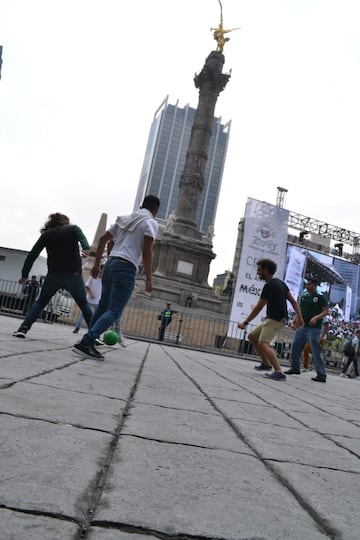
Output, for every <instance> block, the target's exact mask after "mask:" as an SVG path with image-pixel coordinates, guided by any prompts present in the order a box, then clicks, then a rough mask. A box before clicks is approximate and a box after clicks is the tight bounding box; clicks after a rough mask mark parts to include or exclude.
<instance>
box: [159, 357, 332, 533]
mask: <svg viewBox="0 0 360 540" xmlns="http://www.w3.org/2000/svg"><path fill="white" fill-rule="evenodd" d="M166 354H167V356H168V357H169V358H170V360H172V362H173V363H174V364H175V365H176V366H177V367H178V369H179V370H180V371H181V373H183V374H184V375H185V376H186V377H187V378H188V380H190V381H191V382H192V383H193V384H194V386H195V387H196V388H197V389H198V390H199V391H200V392H201V393H202V394H203V396H204V397H205V398H206V399H207V400H208V402H209V403H210V404H211V406H212V407H213V408H214V409H215V410H216V411H217V412H218V413H219V414H220V415H221V416H222V418H223V419H224V421H225V422H226V423H227V424H228V425H229V426H230V428H231V429H232V430H233V432H234V433H235V435H236V436H237V437H238V438H239V439H240V440H241V441H242V442H243V443H244V444H246V445H247V446H248V447H249V448H250V450H252V452H253V453H254V454H255V456H256V457H257V458H258V459H259V461H261V463H263V465H264V466H265V467H266V468H267V469H268V471H269V472H270V473H271V474H272V476H273V477H274V478H276V480H277V481H278V482H279V483H280V484H281V485H282V486H283V487H285V488H286V489H287V490H288V491H289V493H291V494H292V495H293V497H294V498H295V500H296V501H297V502H298V503H299V505H300V506H301V507H302V508H303V509H304V510H305V511H306V512H307V513H308V514H309V516H310V517H311V518H312V519H313V521H314V523H315V524H316V526H317V527H318V529H319V530H320V531H321V532H323V533H325V534H326V535H328V536H329V537H330V538H331V539H332V540H340V539H341V538H342V533H341V531H340V530H338V529H337V528H336V527H334V525H333V524H332V523H331V522H330V521H329V520H328V519H326V518H324V517H323V516H322V515H321V514H319V512H317V511H316V510H315V509H314V508H313V506H312V505H311V504H310V503H309V502H308V501H307V500H306V499H305V498H304V497H303V496H302V495H301V494H300V493H299V492H298V491H297V490H296V488H295V487H294V486H293V485H292V484H291V482H290V481H289V480H288V478H287V477H286V476H285V475H284V474H282V473H281V472H280V471H279V470H277V469H276V467H275V466H274V465H273V463H272V462H271V461H268V460H267V459H266V458H264V456H263V455H262V454H261V452H260V451H259V450H258V448H257V447H256V445H254V444H253V443H252V442H251V441H250V440H249V439H248V437H247V436H246V435H245V434H244V433H242V431H241V429H240V428H239V427H238V426H237V425H236V424H235V423H234V422H233V421H232V419H231V418H229V417H228V416H227V415H226V414H225V413H224V412H223V411H222V410H221V408H220V407H219V406H218V405H217V404H216V403H215V401H214V400H213V399H212V398H211V397H210V396H209V395H208V394H207V393H206V392H205V390H203V388H202V387H201V385H200V384H199V383H198V382H197V381H196V380H195V379H194V378H193V377H192V376H191V375H189V373H187V371H186V370H185V369H184V368H183V367H182V366H181V365H180V364H179V362H177V360H175V358H173V357H172V356H171V354H170V353H169V352H168V351H166ZM193 361H194V362H195V363H196V360H193ZM203 367H206V366H203ZM208 369H210V368H208ZM212 371H214V373H217V372H216V371H215V370H212ZM219 376H221V374H219ZM221 377H223V376H221ZM223 378H225V379H226V377H223Z"/></svg>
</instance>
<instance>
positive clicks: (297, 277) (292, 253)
mask: <svg viewBox="0 0 360 540" xmlns="http://www.w3.org/2000/svg"><path fill="white" fill-rule="evenodd" d="M288 255H289V261H288V264H287V267H286V274H285V278H284V281H285V283H286V285H287V286H288V287H289V289H290V292H291V294H292V295H293V297H294V298H295V300H297V299H298V298H299V295H300V292H301V291H302V287H303V274H304V268H305V265H306V253H305V252H304V250H303V249H301V248H298V247H296V246H289V248H288ZM288 309H289V311H292V312H293V311H294V309H293V307H292V306H291V304H290V303H289V302H288Z"/></svg>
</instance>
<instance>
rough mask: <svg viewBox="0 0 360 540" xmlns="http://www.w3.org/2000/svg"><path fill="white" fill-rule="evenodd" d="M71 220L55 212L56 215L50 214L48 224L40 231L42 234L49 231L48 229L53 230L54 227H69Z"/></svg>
mask: <svg viewBox="0 0 360 540" xmlns="http://www.w3.org/2000/svg"><path fill="white" fill-rule="evenodd" d="M69 223H70V219H69V218H68V217H67V216H65V214H60V212H55V214H50V215H49V218H48V220H47V222H46V223H45V225H44V226H43V228H42V229H40V232H44V231H47V230H48V229H52V228H53V227H58V226H59V225H69Z"/></svg>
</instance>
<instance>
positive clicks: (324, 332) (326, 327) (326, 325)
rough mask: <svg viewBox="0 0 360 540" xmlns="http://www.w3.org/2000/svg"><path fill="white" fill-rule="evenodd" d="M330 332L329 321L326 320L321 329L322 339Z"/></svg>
mask: <svg viewBox="0 0 360 540" xmlns="http://www.w3.org/2000/svg"><path fill="white" fill-rule="evenodd" d="M328 332H329V323H328V322H324V323H323V326H322V329H321V335H320V339H325V338H326V336H327V335H328Z"/></svg>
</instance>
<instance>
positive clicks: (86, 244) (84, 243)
mask: <svg viewBox="0 0 360 540" xmlns="http://www.w3.org/2000/svg"><path fill="white" fill-rule="evenodd" d="M74 227H75V232H76V237H77V239H78V241H79V242H80V245H81V247H82V251H81V256H82V257H88V256H89V252H90V245H89V242H88V241H87V238H86V236H85V235H84V233H83V232H82V230H81V229H80V227H79V226H78V225H74Z"/></svg>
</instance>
